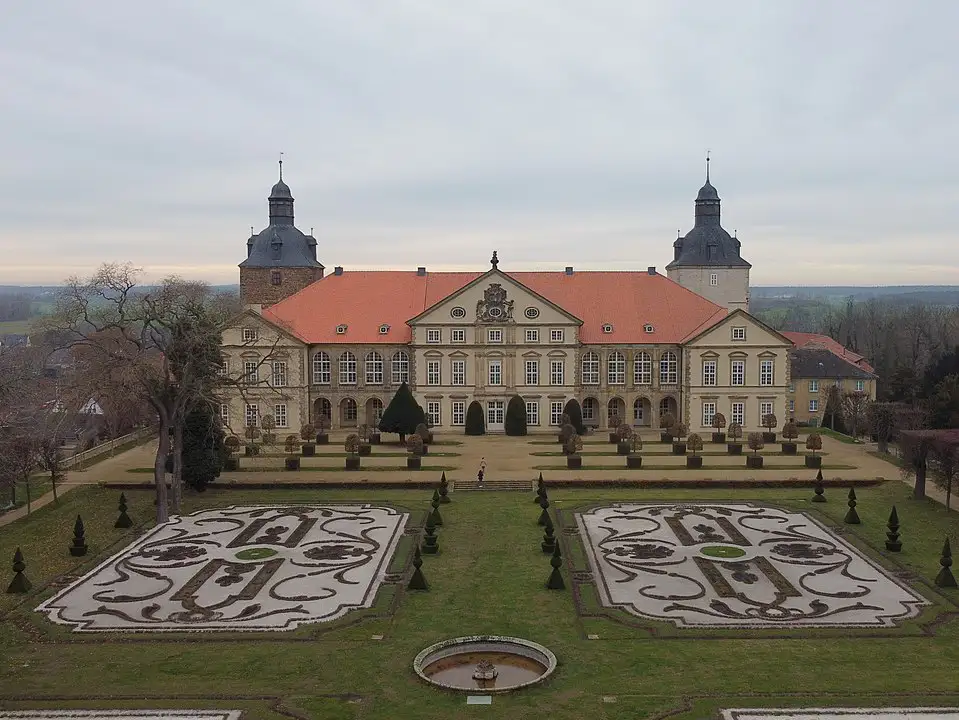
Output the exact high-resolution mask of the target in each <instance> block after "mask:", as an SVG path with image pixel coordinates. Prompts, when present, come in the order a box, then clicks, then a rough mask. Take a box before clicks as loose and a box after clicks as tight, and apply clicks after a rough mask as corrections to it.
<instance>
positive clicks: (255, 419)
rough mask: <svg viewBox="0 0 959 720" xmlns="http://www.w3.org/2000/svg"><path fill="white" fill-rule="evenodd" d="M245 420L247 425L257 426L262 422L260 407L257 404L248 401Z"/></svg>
mask: <svg viewBox="0 0 959 720" xmlns="http://www.w3.org/2000/svg"><path fill="white" fill-rule="evenodd" d="M244 422H245V423H246V426H247V427H256V426H257V425H259V424H260V408H259V407H258V406H257V405H251V404H249V403H247V406H246V413H245V414H244Z"/></svg>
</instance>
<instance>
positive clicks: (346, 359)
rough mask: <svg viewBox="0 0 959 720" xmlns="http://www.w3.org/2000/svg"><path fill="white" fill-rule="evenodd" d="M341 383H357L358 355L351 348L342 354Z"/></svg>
mask: <svg viewBox="0 0 959 720" xmlns="http://www.w3.org/2000/svg"><path fill="white" fill-rule="evenodd" d="M340 385H356V355H354V354H353V353H351V352H350V351H349V350H347V351H346V352H345V353H343V354H342V355H340Z"/></svg>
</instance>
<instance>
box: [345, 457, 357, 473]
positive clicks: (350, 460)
mask: <svg viewBox="0 0 959 720" xmlns="http://www.w3.org/2000/svg"><path fill="white" fill-rule="evenodd" d="M346 469H347V470H359V469H360V456H359V455H347V456H346Z"/></svg>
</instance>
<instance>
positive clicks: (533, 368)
mask: <svg viewBox="0 0 959 720" xmlns="http://www.w3.org/2000/svg"><path fill="white" fill-rule="evenodd" d="M526 384H527V385H539V360H527V361H526Z"/></svg>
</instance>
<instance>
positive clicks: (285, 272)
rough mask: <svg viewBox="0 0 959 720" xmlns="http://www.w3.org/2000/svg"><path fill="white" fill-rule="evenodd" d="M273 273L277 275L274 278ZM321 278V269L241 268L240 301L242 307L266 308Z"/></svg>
mask: <svg viewBox="0 0 959 720" xmlns="http://www.w3.org/2000/svg"><path fill="white" fill-rule="evenodd" d="M274 273H277V274H278V275H276V276H274ZM322 277H323V268H322V267H318V268H316V267H288V268H269V267H251V268H245V267H241V268H240V300H241V301H242V302H243V304H244V305H259V306H260V307H263V308H266V307H269V306H270V305H273V304H275V303H278V302H280V300H283V299H285V298H288V297H289V296H290V295H292V294H293V293H296V292H299V291H300V290H302V289H303V288H305V287H307V286H308V285H310V284H312V283H314V282H316V281H317V280H319V279H320V278H322ZM275 280H279V282H275Z"/></svg>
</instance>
